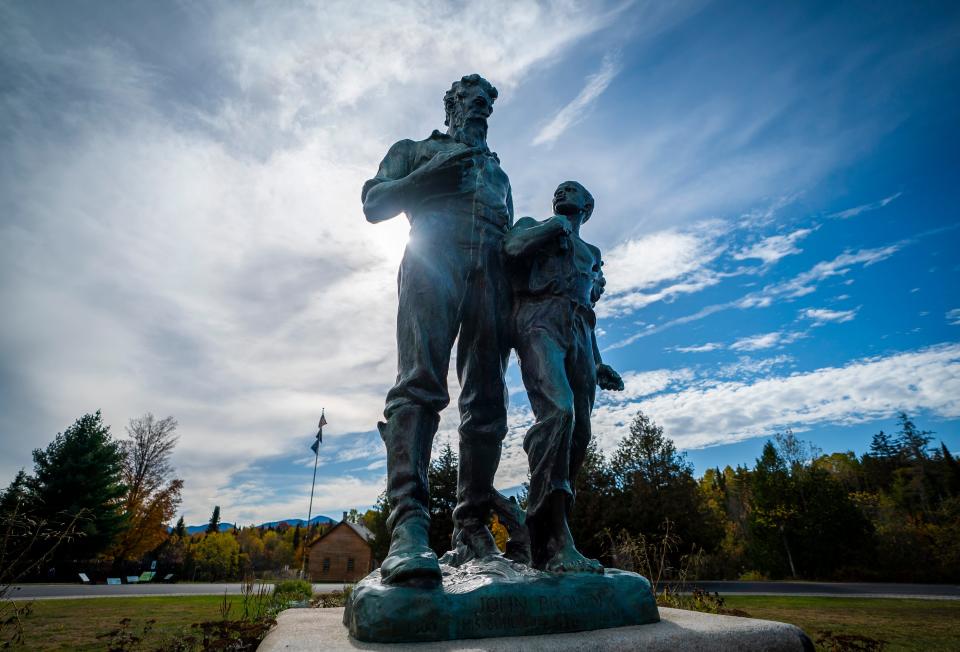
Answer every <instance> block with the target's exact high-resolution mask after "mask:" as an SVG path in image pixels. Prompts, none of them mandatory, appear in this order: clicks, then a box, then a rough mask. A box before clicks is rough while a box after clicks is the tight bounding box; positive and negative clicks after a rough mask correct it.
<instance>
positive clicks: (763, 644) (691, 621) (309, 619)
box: [259, 607, 813, 652]
mask: <svg viewBox="0 0 960 652" xmlns="http://www.w3.org/2000/svg"><path fill="white" fill-rule="evenodd" d="M343 612H344V610H343V609H288V610H287V611H284V612H283V613H281V614H280V616H279V617H278V618H277V627H276V628H275V629H274V630H273V631H272V632H270V634H269V635H268V636H267V638H266V639H264V641H263V643H261V644H260V648H259V652H280V651H281V650H283V651H284V652H308V651H309V652H317V651H319V650H324V651H329V652H344V651H347V650H349V651H355V650H381V651H387V652H395V651H398V650H415V651H417V652H453V651H458V652H467V651H470V652H481V651H483V652H516V651H519V652H586V651H589V650H605V651H609V652H634V651H635V650H644V651H645V652H677V651H678V650H683V651H684V652H735V651H737V652H741V651H742V652H752V651H754V650H756V651H760V650H766V651H769V652H779V651H783V652H791V651H796V652H800V651H807V650H810V651H812V650H813V644H812V643H811V642H810V639H809V638H807V636H806V635H805V634H804V633H803V631H801V630H800V629H799V628H797V627H795V626H793V625H787V624H786V623H777V622H773V621H770V620H756V619H753V618H735V617H733V616H714V615H712V614H703V613H697V612H695V611H684V610H682V609H668V608H665V607H661V608H660V622H657V623H653V624H650V625H639V626H634V627H617V628H614V629H600V630H594V631H589V632H577V633H572V634H548V635H541V636H508V637H502V638H487V639H468V640H459V641H439V642H433V643H400V644H394V645H389V644H382V643H362V642H360V641H358V640H356V639H354V638H351V637H350V636H349V635H348V633H347V628H346V627H344V626H343Z"/></svg>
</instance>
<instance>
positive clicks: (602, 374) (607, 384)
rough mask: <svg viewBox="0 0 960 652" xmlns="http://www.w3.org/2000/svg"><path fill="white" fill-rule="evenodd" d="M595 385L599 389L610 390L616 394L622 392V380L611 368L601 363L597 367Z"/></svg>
mask: <svg viewBox="0 0 960 652" xmlns="http://www.w3.org/2000/svg"><path fill="white" fill-rule="evenodd" d="M597 385H598V386H599V387H600V389H612V390H614V391H616V392H622V391H623V378H621V377H620V374H618V373H617V372H616V371H614V369H613V367H611V366H610V365H608V364H603V363H602V362H601V363H600V364H598V365H597Z"/></svg>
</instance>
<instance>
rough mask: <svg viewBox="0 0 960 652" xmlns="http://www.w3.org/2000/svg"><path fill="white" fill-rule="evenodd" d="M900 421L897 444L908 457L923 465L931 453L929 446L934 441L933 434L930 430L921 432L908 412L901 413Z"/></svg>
mask: <svg viewBox="0 0 960 652" xmlns="http://www.w3.org/2000/svg"><path fill="white" fill-rule="evenodd" d="M897 420H898V421H900V432H898V433H897V444H898V445H899V446H900V450H902V451H903V452H904V454H905V456H906V457H908V458H911V459H912V460H913V461H914V462H918V463H921V464H922V463H923V462H924V461H925V460H926V459H927V458H928V457H930V453H929V451H928V450H927V446H929V445H930V442H931V441H932V440H933V437H932V436H931V435H933V432H932V431H930V430H920V429H919V428H917V426H916V425H914V423H913V421H912V420H911V419H910V417H908V416H907V413H906V412H901V413H900V414H899V415H898V416H897Z"/></svg>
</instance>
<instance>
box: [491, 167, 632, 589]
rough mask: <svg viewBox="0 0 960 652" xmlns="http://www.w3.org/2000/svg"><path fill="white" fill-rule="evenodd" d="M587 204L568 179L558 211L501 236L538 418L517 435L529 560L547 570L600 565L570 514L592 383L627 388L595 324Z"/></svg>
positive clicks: (599, 283)
mask: <svg viewBox="0 0 960 652" xmlns="http://www.w3.org/2000/svg"><path fill="white" fill-rule="evenodd" d="M593 207H594V201H593V197H592V196H591V195H590V193H589V192H588V191H587V189H586V188H584V187H583V186H582V185H580V184H579V183H577V182H575V181H564V182H563V183H561V184H560V185H559V186H558V187H557V190H556V192H555V193H554V195H553V210H554V213H556V214H555V215H554V216H553V217H551V218H549V219H547V220H545V221H543V222H538V221H537V220H535V219H533V218H532V217H524V218H522V219H520V220H518V221H517V223H516V225H515V226H514V227H513V228H512V229H511V230H510V232H509V233H508V234H507V237H506V239H505V241H504V253H505V254H506V257H507V264H508V266H509V269H510V276H511V281H512V282H513V288H514V306H513V314H512V329H513V338H514V347H515V348H516V351H517V357H518V358H519V359H520V371H521V375H522V376H523V384H524V387H526V390H527V395H528V396H529V398H530V405H531V407H532V408H533V413H534V416H535V417H536V423H535V424H534V425H533V426H532V427H531V428H530V430H529V431H528V432H527V434H526V437H524V441H523V448H524V450H525V451H526V452H527V458H528V462H529V465H530V475H531V479H530V493H529V498H528V500H529V502H528V506H527V518H526V522H527V527H528V528H529V531H530V542H531V548H532V554H533V565H534V566H535V567H536V568H540V569H543V570H547V571H553V572H597V573H602V572H603V567H602V566H601V565H600V562H598V561H596V560H594V559H588V558H586V557H584V556H583V555H582V554H581V553H580V552H579V551H578V550H577V548H576V546H575V545H574V541H573V536H572V534H571V533H570V527H569V524H568V520H567V519H568V516H569V512H570V508H571V507H572V504H573V498H574V491H573V485H574V480H575V479H576V475H577V472H578V471H579V470H580V467H581V466H582V465H583V460H584V457H585V455H586V450H587V444H588V443H589V442H590V436H591V434H590V412H591V410H592V409H593V402H594V397H595V393H596V386H597V385H599V386H600V388H601V389H612V390H622V389H623V380H621V378H620V375H619V374H618V373H617V372H616V371H614V370H613V369H612V368H611V367H610V366H608V365H606V364H603V362H602V360H601V359H600V350H599V348H598V347H597V338H596V334H595V332H594V327H595V326H596V321H597V319H596V315H595V314H594V311H593V306H594V305H595V303H596V301H597V300H598V299H599V298H600V295H601V294H602V293H603V286H604V283H605V281H604V278H603V272H602V270H601V266H602V265H603V263H602V261H601V259H600V250H599V249H598V248H597V247H595V246H593V245H591V244H588V243H586V242H584V241H583V240H582V239H581V238H580V227H581V226H582V225H583V224H584V223H585V222H586V221H587V220H588V219H590V215H591V214H592V213H593Z"/></svg>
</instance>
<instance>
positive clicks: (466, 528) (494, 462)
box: [453, 435, 501, 563]
mask: <svg viewBox="0 0 960 652" xmlns="http://www.w3.org/2000/svg"><path fill="white" fill-rule="evenodd" d="M500 449H501V444H500V442H499V441H495V442H490V441H477V440H473V441H469V442H467V441H464V437H463V436H462V435H461V437H460V468H459V472H458V477H457V507H456V509H454V510H453V525H454V530H453V545H454V548H455V550H456V551H457V557H458V560H459V561H460V563H463V562H465V561H469V560H470V559H483V558H484V557H489V556H491V555H499V554H500V549H499V548H497V542H496V540H495V539H494V538H493V534H492V533H491V532H490V529H489V528H488V527H487V521H488V520H489V518H490V508H491V506H492V501H493V492H494V491H495V490H494V488H493V477H494V475H496V473H497V466H498V465H499V463H500Z"/></svg>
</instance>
